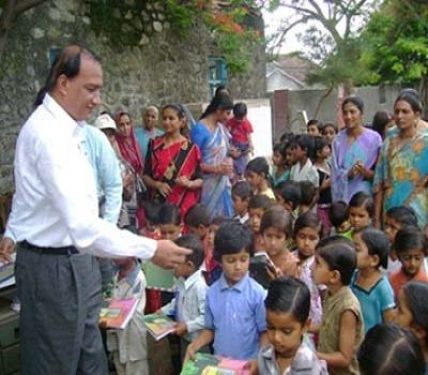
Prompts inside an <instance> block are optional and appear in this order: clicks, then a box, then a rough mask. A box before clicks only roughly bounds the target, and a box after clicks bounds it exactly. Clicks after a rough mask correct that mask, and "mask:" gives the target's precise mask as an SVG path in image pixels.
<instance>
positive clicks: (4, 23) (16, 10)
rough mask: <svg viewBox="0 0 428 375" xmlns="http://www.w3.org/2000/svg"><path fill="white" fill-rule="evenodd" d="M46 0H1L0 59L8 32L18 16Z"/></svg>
mask: <svg viewBox="0 0 428 375" xmlns="http://www.w3.org/2000/svg"><path fill="white" fill-rule="evenodd" d="M45 1H46V0H1V1H0V9H1V10H2V12H1V14H0V60H1V58H2V56H3V52H4V50H5V47H6V41H7V37H8V34H9V32H10V31H11V30H12V28H13V25H14V23H15V21H16V20H17V19H18V17H19V16H20V15H21V14H23V13H24V12H26V11H27V10H29V9H31V8H34V7H35V6H37V5H39V4H41V3H43V2H45Z"/></svg>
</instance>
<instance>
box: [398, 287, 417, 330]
mask: <svg viewBox="0 0 428 375" xmlns="http://www.w3.org/2000/svg"><path fill="white" fill-rule="evenodd" d="M397 307H398V308H397V315H395V323H397V324H398V325H399V326H400V327H403V328H411V324H412V321H413V315H412V312H411V311H410V309H409V306H408V304H407V299H406V295H405V294H404V291H403V290H400V292H399V293H398V298H397Z"/></svg>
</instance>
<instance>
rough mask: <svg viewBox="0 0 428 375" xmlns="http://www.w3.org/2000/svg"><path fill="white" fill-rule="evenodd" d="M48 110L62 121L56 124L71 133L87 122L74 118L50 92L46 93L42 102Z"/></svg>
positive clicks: (77, 130)
mask: <svg viewBox="0 0 428 375" xmlns="http://www.w3.org/2000/svg"><path fill="white" fill-rule="evenodd" d="M42 105H43V106H44V107H45V108H46V110H47V111H49V112H50V113H51V114H52V115H53V116H54V117H56V118H58V119H59V120H60V121H58V122H57V124H55V126H62V127H63V128H64V130H65V131H68V132H69V133H70V134H72V135H73V134H75V133H76V132H79V131H80V128H81V127H82V126H83V125H85V124H86V122H85V121H76V120H74V119H73V118H72V117H71V116H70V115H69V114H68V113H67V112H66V111H65V110H64V108H63V107H61V106H60V105H59V103H58V102H57V101H56V100H55V99H54V98H53V97H52V96H50V95H49V94H46V95H45V97H44V99H43V104H42Z"/></svg>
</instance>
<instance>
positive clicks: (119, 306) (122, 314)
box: [100, 298, 138, 329]
mask: <svg viewBox="0 0 428 375" xmlns="http://www.w3.org/2000/svg"><path fill="white" fill-rule="evenodd" d="M137 305H138V299H136V298H127V299H112V300H111V302H110V304H109V305H108V307H107V308H102V309H101V311H100V324H101V325H103V326H104V327H106V328H107V329H125V328H126V326H127V325H128V323H129V321H130V320H131V318H132V317H133V315H134V313H135V309H136V308H137Z"/></svg>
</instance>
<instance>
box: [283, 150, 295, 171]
mask: <svg viewBox="0 0 428 375" xmlns="http://www.w3.org/2000/svg"><path fill="white" fill-rule="evenodd" d="M286 155H287V157H286V159H285V161H286V164H287V165H288V166H289V167H291V166H292V165H294V163H296V158H295V156H294V148H293V147H289V148H287V151H286Z"/></svg>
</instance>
